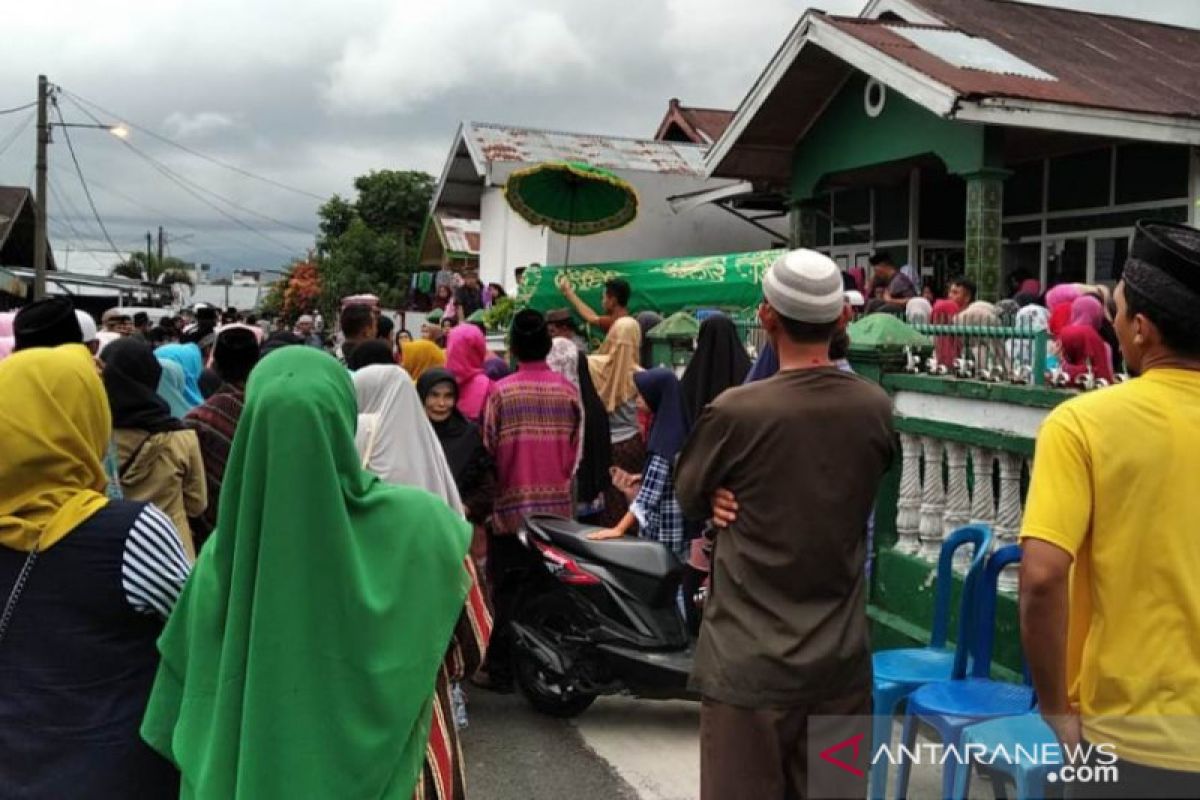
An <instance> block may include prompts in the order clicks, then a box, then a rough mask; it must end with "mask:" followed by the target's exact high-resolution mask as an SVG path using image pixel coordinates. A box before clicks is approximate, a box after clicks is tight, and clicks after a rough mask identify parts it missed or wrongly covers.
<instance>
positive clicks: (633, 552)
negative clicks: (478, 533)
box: [525, 514, 683, 578]
mask: <svg viewBox="0 0 1200 800" xmlns="http://www.w3.org/2000/svg"><path fill="white" fill-rule="evenodd" d="M525 524H526V525H528V526H529V527H530V528H531V529H536V530H537V531H540V532H542V533H544V534H545V535H546V536H547V537H548V538H549V539H550V541H551V543H552V544H554V546H555V547H558V548H561V549H562V550H564V551H566V552H567V553H570V554H571V555H575V556H581V557H583V558H586V559H588V560H590V561H594V562H598V563H601V564H606V565H609V566H613V567H618V568H620V569H627V570H630V571H631V572H637V573H640V574H642V575H648V576H650V577H653V578H665V577H667V576H668V575H670V574H671V573H672V572H675V571H678V570H680V569H682V566H683V565H682V564H681V563H680V561H679V559H677V558H676V557H675V554H674V553H672V552H671V551H670V549H669V548H668V547H667V546H666V545H663V544H659V543H658V542H655V541H652V540H650V539H638V538H636V537H632V536H623V537H621V538H620V539H606V540H605V541H602V542H594V541H592V540H591V539H588V538H587V535H588V534H589V533H591V532H592V531H597V530H600V528H599V527H597V526H596V525H584V524H582V523H579V522H575V521H574V520H569V519H563V518H562V517H552V516H547V515H540V514H539V515H534V516H531V517H529V518H528V519H526V520H525Z"/></svg>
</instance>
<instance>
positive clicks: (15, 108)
mask: <svg viewBox="0 0 1200 800" xmlns="http://www.w3.org/2000/svg"><path fill="white" fill-rule="evenodd" d="M36 105H37V100H34V101H33V102H32V103H26V104H25V105H23V106H13V107H12V108H0V115H3V114H15V113H17V112H18V111H24V110H25V109H27V108H33V107H34V106H36Z"/></svg>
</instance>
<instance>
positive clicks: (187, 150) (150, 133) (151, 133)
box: [59, 87, 327, 201]
mask: <svg viewBox="0 0 1200 800" xmlns="http://www.w3.org/2000/svg"><path fill="white" fill-rule="evenodd" d="M59 88H60V90H61V91H62V93H63V94H65V95H67V96H68V97H70V98H71V99H72V100H74V101H76V102H77V103H84V104H87V105H89V106H91V107H92V108H94V109H96V110H97V111H99V112H101V113H104V114H107V115H108V116H110V117H113V118H115V119H120V120H124V124H125V125H128V126H129V127H130V128H133V129H134V130H137V131H140V132H141V133H144V134H146V135H147V136H149V137H151V138H154V139H157V140H159V141H160V142H162V143H164V144H168V145H170V146H171V147H175V148H177V149H179V150H182V151H183V152H185V153H189V154H191V155H193V156H196V157H197V158H202V159H204V160H205V161H209V162H211V163H213V164H216V165H217V166H219V167H224V168H225V169H228V170H232V171H233V172H236V173H237V174H239V175H242V176H244V177H247V178H252V179H254V180H256V181H262V182H263V183H267V184H270V185H271V186H274V187H276V188H278V189H283V190H285V191H289V192H294V193H296V194H298V195H303V196H304V197H310V198H312V199H313V200H321V201H324V200H326V199H327V198H325V197H322V196H321V195H319V194H314V193H312V192H310V191H308V190H306V189H300V188H298V187H295V186H289V185H288V184H286V183H281V182H279V181H277V180H275V179H273V178H268V177H266V176H264V175H257V174H255V173H253V172H250V171H249V170H247V169H243V168H242V167H239V166H237V165H236V164H230V163H228V162H226V161H222V160H221V159H219V158H215V157H214V156H210V155H207V154H205V153H201V152H200V151H199V150H194V149H192V148H190V147H188V146H187V145H183V144H180V143H179V142H176V141H173V140H171V139H168V138H167V137H166V136H163V135H162V134H160V133H155V132H154V131H152V130H150V129H149V128H146V127H144V126H142V125H138V124H136V123H134V122H130V121H128V120H127V119H125V118H124V117H122V116H121V115H120V114H116V113H113V112H112V111H109V110H108V109H106V108H104V107H103V106H101V105H98V104H97V103H93V102H92V101H90V100H86V99H84V98H82V97H80V96H79V95H77V94H75V93H74V92H69V91H67V90H66V89H62V87H59Z"/></svg>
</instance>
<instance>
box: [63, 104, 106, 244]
mask: <svg viewBox="0 0 1200 800" xmlns="http://www.w3.org/2000/svg"><path fill="white" fill-rule="evenodd" d="M51 103H52V105H53V106H54V113H55V114H57V115H58V121H59V124H60V126H61V127H62V132H63V139H64V140H65V141H66V143H67V150H68V151H69V152H70V153H71V161H72V162H73V163H74V164H75V174H76V175H78V176H79V185H80V186H82V187H83V194H84V196H85V197H87V201H88V205H89V206H91V207H92V216H94V217H95V218H96V224H97V225H98V226H100V232H101V233H103V234H104V240H105V241H106V242H108V246H109V247H111V248H112V251H113V255H115V256H116V257H117V258H118V259H121V258H122V256H121V251H120V250H118V249H117V246H116V245H115V244H113V240H112V237H111V236H109V235H108V228H106V227H104V220H102V219H100V212H99V211H97V210H96V201H95V200H93V199H92V191H91V189H89V188H88V185H87V179H86V178H84V177H83V168H82V167H81V166H79V157H78V156H76V155H75V145H74V144H72V143H71V134H70V130H69V129H68V128H67V127H66V121H65V120H63V115H62V109H60V108H59V107H58V103H57V102H56V101H51Z"/></svg>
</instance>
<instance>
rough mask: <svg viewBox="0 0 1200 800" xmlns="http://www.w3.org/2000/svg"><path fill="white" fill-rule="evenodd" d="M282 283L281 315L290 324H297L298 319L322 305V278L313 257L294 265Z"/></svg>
mask: <svg viewBox="0 0 1200 800" xmlns="http://www.w3.org/2000/svg"><path fill="white" fill-rule="evenodd" d="M280 283H281V284H282V285H283V303H282V307H281V309H280V313H281V315H282V316H283V318H284V319H286V320H287V321H288V322H289V323H290V322H295V321H296V318H297V317H299V316H300V315H301V314H304V313H307V312H310V311H312V310H313V309H315V308H316V307H317V305H318V304H319V303H320V300H321V276H320V274H319V273H318V272H317V265H316V263H314V261H313V259H312V258H311V257H310V258H309V259H307V260H305V261H297V262H296V263H294V264H292V268H291V269H290V270H289V271H288V273H287V275H285V276H284V278H283V280H282V281H281V282H280Z"/></svg>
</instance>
